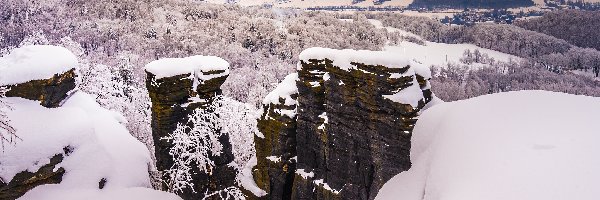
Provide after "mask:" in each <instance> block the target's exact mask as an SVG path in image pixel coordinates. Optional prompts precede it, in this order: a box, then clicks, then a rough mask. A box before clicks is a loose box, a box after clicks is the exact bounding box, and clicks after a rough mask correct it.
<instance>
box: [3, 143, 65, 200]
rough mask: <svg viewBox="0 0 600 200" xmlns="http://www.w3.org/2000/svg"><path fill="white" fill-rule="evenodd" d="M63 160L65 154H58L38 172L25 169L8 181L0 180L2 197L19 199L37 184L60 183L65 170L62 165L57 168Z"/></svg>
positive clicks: (6, 199) (9, 199)
mask: <svg viewBox="0 0 600 200" xmlns="http://www.w3.org/2000/svg"><path fill="white" fill-rule="evenodd" d="M62 160H63V154H57V155H55V156H53V157H52V158H50V163H48V164H46V165H44V166H42V167H40V169H38V170H37V171H36V172H28V171H23V172H21V173H18V174H17V175H15V177H14V178H13V179H12V180H11V181H10V182H8V183H4V182H2V180H0V199H5V200H11V199H17V198H19V197H21V196H23V195H24V194H25V193H26V192H27V191H29V190H31V189H33V188H35V187H37V186H40V185H44V184H58V183H60V182H61V181H62V176H63V175H64V173H65V170H64V169H63V168H62V167H59V168H56V165H58V164H59V163H60V162H62Z"/></svg>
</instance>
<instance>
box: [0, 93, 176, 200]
mask: <svg viewBox="0 0 600 200" xmlns="http://www.w3.org/2000/svg"><path fill="white" fill-rule="evenodd" d="M6 100H7V102H8V103H9V104H10V105H11V107H12V108H13V109H12V110H10V111H8V112H7V115H8V117H9V119H11V124H12V125H13V126H14V128H15V129H16V130H17V132H16V135H17V136H18V137H19V138H20V139H21V140H17V142H16V144H14V145H5V148H4V150H3V151H1V152H0V178H2V180H4V181H5V182H9V181H10V180H12V178H13V177H14V176H15V174H17V173H18V172H21V171H25V170H27V171H30V172H35V171H37V170H38V169H39V168H40V167H41V166H43V165H45V164H48V163H49V162H50V160H49V158H50V157H52V156H54V155H56V154H60V153H63V152H64V150H63V148H64V147H70V148H72V153H70V154H68V155H67V156H65V157H64V159H63V161H62V162H61V163H60V164H58V166H57V167H62V168H64V169H65V171H66V173H65V174H64V175H63V178H62V182H61V184H58V185H43V186H39V187H37V188H35V189H33V190H31V191H29V192H28V193H27V194H26V195H25V196H23V197H21V198H20V199H89V198H87V197H96V196H98V197H110V196H111V195H114V194H119V193H120V194H123V193H131V195H133V196H134V197H142V196H144V195H145V196H157V197H162V198H160V199H177V197H176V196H171V194H159V193H162V192H157V191H152V190H151V189H148V187H150V180H149V175H148V169H149V166H150V163H151V162H152V161H151V159H150V153H149V152H148V150H147V148H146V147H145V146H144V145H143V144H142V143H141V142H139V141H137V140H136V139H135V138H134V137H133V136H131V135H130V134H129V132H128V131H127V129H126V128H125V126H124V125H123V124H121V120H120V118H119V117H118V115H115V113H114V112H112V111H109V110H106V109H103V108H101V107H100V105H98V103H96V101H95V100H94V99H93V98H92V97H91V96H89V95H87V94H85V93H83V92H76V93H75V94H73V95H72V96H71V97H70V98H69V99H67V100H66V101H65V103H64V105H63V106H62V107H59V108H52V109H50V108H45V107H42V106H40V105H39V102H36V101H31V100H26V99H22V98H16V97H12V98H7V99H6ZM103 178H104V179H106V180H107V182H106V185H105V189H103V190H99V189H98V182H99V181H100V180H101V179H103ZM129 188H132V191H131V192H125V190H128V189H129ZM136 188H137V189H136ZM59 194H60V196H55V195H59ZM149 194H153V195H149ZM73 195H74V196H73ZM169 196H170V197H169ZM40 197H44V198H40ZM83 197H86V198H83ZM165 197H169V198H165ZM111 199H112V198H111ZM121 199H127V198H121Z"/></svg>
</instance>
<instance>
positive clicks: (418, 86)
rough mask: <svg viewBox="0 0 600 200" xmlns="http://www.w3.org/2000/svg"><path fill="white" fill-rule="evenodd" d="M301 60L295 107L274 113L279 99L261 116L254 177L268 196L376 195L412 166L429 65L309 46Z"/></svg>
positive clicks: (427, 97)
mask: <svg viewBox="0 0 600 200" xmlns="http://www.w3.org/2000/svg"><path fill="white" fill-rule="evenodd" d="M390 56H392V58H390ZM300 59H301V61H300V64H299V67H298V79H297V82H296V85H297V98H296V101H297V107H296V108H295V110H296V111H297V113H296V114H295V115H294V116H293V117H292V118H290V117H289V116H282V115H280V114H277V112H274V109H281V107H282V106H283V105H281V104H283V100H282V101H280V102H281V103H280V104H279V105H278V104H269V105H267V106H266V108H265V113H264V114H263V118H261V119H260V120H259V130H260V131H261V133H263V134H264V136H265V137H264V139H263V138H256V149H257V159H258V163H259V164H258V165H257V166H256V167H255V173H254V175H255V176H254V178H255V181H256V182H257V184H258V186H259V187H261V188H262V189H263V190H265V191H266V192H267V193H269V195H268V196H267V197H264V198H266V199H374V198H375V196H376V195H377V192H378V190H379V189H380V188H381V187H382V186H383V184H384V183H385V182H386V181H388V180H389V179H391V178H392V177H393V176H394V175H396V174H398V173H400V172H402V171H405V170H408V169H409V168H410V166H411V163H410V158H409V156H410V138H411V132H412V129H413V127H414V124H415V122H416V117H417V113H418V111H419V110H420V109H421V108H423V107H424V106H425V104H426V103H428V102H429V101H430V100H431V97H432V94H431V92H430V90H429V83H428V81H427V80H428V79H429V78H430V75H429V73H428V69H425V70H423V68H419V66H415V64H414V63H411V62H409V61H408V59H402V58H397V55H387V54H384V53H382V52H366V51H349V50H344V51H339V50H331V49H309V50H306V51H305V52H303V53H302V54H301V57H300ZM383 64H385V65H383ZM294 96H296V95H294ZM294 105H296V104H294ZM283 108H285V109H293V108H290V107H283ZM282 127H284V128H282ZM294 128H295V130H294ZM284 141H286V142H284ZM266 155H270V156H274V157H277V158H278V157H281V160H282V162H277V163H275V162H272V161H271V160H273V158H274V157H268V156H266ZM290 158H297V159H290ZM296 162H297V163H296ZM261 163H262V164H261ZM286 164H287V169H288V171H286V170H285V169H286ZM291 168H296V172H295V175H294V177H293V178H290V177H289V175H290V174H291V173H290V172H289V169H291ZM283 177H285V178H283ZM290 183H292V184H290ZM274 185H277V186H274ZM289 191H292V193H291V195H289V193H288V192H289Z"/></svg>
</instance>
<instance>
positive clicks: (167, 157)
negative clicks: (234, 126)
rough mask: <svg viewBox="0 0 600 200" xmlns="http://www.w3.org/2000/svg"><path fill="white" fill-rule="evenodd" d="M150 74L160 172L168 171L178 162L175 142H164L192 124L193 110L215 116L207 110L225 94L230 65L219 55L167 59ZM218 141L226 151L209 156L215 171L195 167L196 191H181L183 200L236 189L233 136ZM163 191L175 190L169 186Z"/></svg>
mask: <svg viewBox="0 0 600 200" xmlns="http://www.w3.org/2000/svg"><path fill="white" fill-rule="evenodd" d="M145 70H146V72H147V79H146V87H147V88H148V92H149V95H150V99H151V100H152V136H153V139H154V144H155V155H156V161H157V164H156V167H157V169H158V170H159V171H161V172H167V171H168V170H170V169H171V168H172V167H173V166H174V163H175V162H174V159H173V156H172V155H171V154H170V151H171V149H172V148H173V147H174V144H173V142H174V140H172V139H171V140H169V139H165V138H170V137H171V134H172V133H173V132H174V131H175V130H176V129H177V126H178V124H182V125H188V119H189V116H190V115H191V114H193V113H194V110H196V109H202V110H203V113H210V112H214V110H210V109H208V110H205V109H207V108H208V107H209V106H210V105H211V103H212V102H213V101H214V100H215V97H217V96H218V95H220V94H221V88H220V87H221V85H222V84H223V82H225V80H226V79H227V77H228V76H229V63H228V62H227V61H225V60H223V59H221V58H219V57H214V56H192V57H187V58H165V59H160V60H156V61H153V62H151V63H149V64H147V65H146V67H145ZM202 120H204V119H202ZM213 123H216V122H213ZM189 125H192V126H193V124H189ZM216 131H219V130H216ZM218 142H219V143H220V145H222V149H221V152H220V153H218V155H215V154H217V152H211V153H209V154H210V155H212V156H211V158H210V160H211V161H212V162H214V163H213V164H214V166H209V167H208V169H207V170H201V169H199V168H198V167H197V166H193V167H192V171H193V173H192V175H191V179H193V181H192V182H193V183H192V185H193V188H181V190H182V191H178V194H179V195H180V196H181V197H183V198H184V199H202V198H204V197H205V192H212V191H220V190H224V189H226V188H228V187H231V186H234V185H235V179H236V170H235V169H234V168H233V167H231V166H229V165H228V164H230V163H231V162H232V161H233V160H234V156H233V154H232V146H231V143H229V135H227V134H222V135H221V136H220V137H219V138H218ZM205 145H207V146H208V144H205ZM184 156H185V155H184ZM188 162H192V161H188ZM191 165H193V164H191ZM202 167H206V166H202ZM162 179H163V180H165V181H166V180H173V177H169V173H163V175H162ZM172 184H173V183H172ZM163 189H165V190H167V189H171V190H173V189H174V188H170V186H169V185H167V182H165V184H163ZM175 190H177V189H175Z"/></svg>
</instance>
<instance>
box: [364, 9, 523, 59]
mask: <svg viewBox="0 0 600 200" xmlns="http://www.w3.org/2000/svg"><path fill="white" fill-rule="evenodd" d="M369 22H370V23H371V24H373V25H374V26H375V27H377V28H385V29H386V30H387V31H388V32H397V33H400V34H401V35H403V36H409V37H414V38H418V39H420V40H423V39H422V38H421V37H419V36H418V35H415V34H413V33H410V32H407V31H404V30H401V29H398V28H393V27H384V26H383V25H382V23H381V21H378V20H373V19H370V20H369ZM423 41H425V40H423ZM465 50H471V52H474V51H475V50H479V51H480V52H481V53H484V54H488V55H489V56H490V57H492V58H494V59H495V60H496V61H502V62H509V61H511V60H513V61H517V60H520V58H519V57H517V56H513V55H510V54H505V53H502V52H498V51H494V50H490V49H485V48H481V47H478V46H476V45H472V44H444V43H435V42H428V41H425V45H419V44H416V43H412V42H408V41H403V42H401V43H400V44H397V45H388V46H386V47H385V51H389V52H394V53H398V54H402V55H404V56H407V57H410V58H413V59H414V61H417V62H418V63H421V64H424V65H425V66H433V65H435V66H442V67H443V66H444V65H446V64H448V63H459V62H460V58H462V57H463V53H464V52H465ZM482 66H484V65H477V64H474V65H472V67H482Z"/></svg>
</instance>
